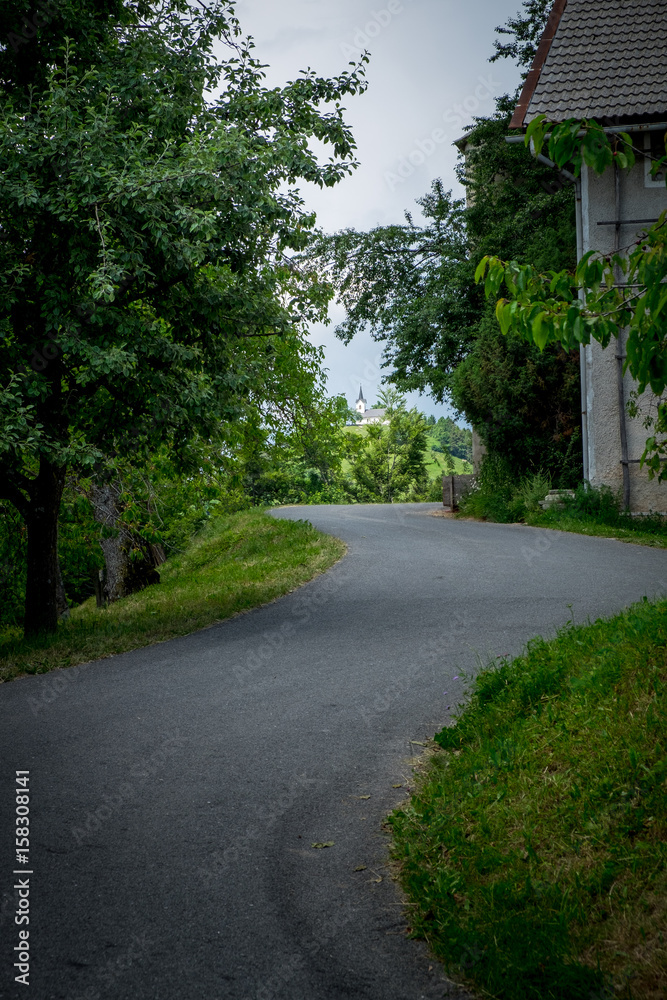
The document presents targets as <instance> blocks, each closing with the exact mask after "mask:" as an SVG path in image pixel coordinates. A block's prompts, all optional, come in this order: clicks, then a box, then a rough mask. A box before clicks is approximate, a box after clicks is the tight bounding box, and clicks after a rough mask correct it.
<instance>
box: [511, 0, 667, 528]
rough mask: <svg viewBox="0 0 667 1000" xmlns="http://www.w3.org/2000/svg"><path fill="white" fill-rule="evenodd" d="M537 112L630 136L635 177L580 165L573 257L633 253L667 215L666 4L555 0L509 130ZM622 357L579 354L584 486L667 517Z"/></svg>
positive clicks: (646, 401) (617, 346)
mask: <svg viewBox="0 0 667 1000" xmlns="http://www.w3.org/2000/svg"><path fill="white" fill-rule="evenodd" d="M538 114H544V115H546V116H547V118H548V120H550V121H553V122H559V121H564V120H565V119H568V118H594V119H595V120H596V121H597V122H598V123H599V124H600V125H602V126H603V127H604V129H605V131H607V132H609V133H614V132H618V131H625V132H628V133H630V135H631V136H632V139H633V145H634V146H635V148H637V149H638V150H639V151H640V153H639V155H638V157H637V163H636V165H635V166H634V167H633V168H632V170H630V171H623V170H620V169H619V168H618V167H615V168H610V169H608V170H607V171H606V172H605V173H604V174H602V175H598V174H595V173H594V172H593V171H592V170H591V169H589V168H588V167H587V166H586V165H585V164H584V165H583V167H582V171H581V176H580V177H579V178H578V179H577V181H576V199H577V253H578V256H579V257H581V256H582V255H583V254H585V253H586V252H587V251H589V250H595V251H598V252H599V253H601V254H613V253H615V252H618V251H621V252H622V251H623V250H624V249H626V248H630V247H632V246H633V244H636V241H637V240H638V239H639V238H640V235H641V233H642V232H643V231H644V230H645V229H646V228H647V227H649V226H650V225H651V223H653V222H655V221H657V219H658V217H659V215H660V214H661V212H663V211H664V210H665V209H666V208H667V188H666V186H665V177H664V176H660V177H656V178H654V177H652V176H651V163H652V159H651V157H652V156H653V157H657V156H659V155H662V156H664V150H665V147H664V136H665V133H666V132H667V0H605V2H602V0H556V2H555V3H554V6H553V8H552V11H551V15H550V17H549V21H548V24H547V27H546V29H545V31H544V34H543V36H542V40H541V42H540V45H539V48H538V50H537V53H536V56H535V59H534V61H533V65H532V68H531V70H530V73H529V74H528V77H527V79H526V82H525V85H524V88H523V92H522V94H521V97H520V100H519V103H518V104H517V107H516V110H515V112H514V116H513V118H512V121H511V127H512V128H513V129H521V130H523V131H525V129H526V128H527V126H528V125H529V123H530V122H531V121H532V119H533V118H535V116H536V115H538ZM512 138H515V139H516V140H518V141H523V139H522V138H521V137H510V139H509V140H508V141H512ZM624 359H625V344H624V339H623V337H622V336H621V337H620V338H619V339H618V340H617V341H614V342H612V343H611V344H610V345H609V347H607V348H606V349H604V350H603V349H602V348H601V347H600V345H599V344H598V343H597V342H594V343H592V344H590V345H588V346H586V347H582V349H581V392H582V431H583V446H584V456H583V457H584V478H585V479H588V480H589V481H590V482H591V483H592V484H593V485H594V486H600V485H603V484H604V485H607V486H610V487H611V488H612V489H614V490H616V491H619V492H621V493H622V496H623V500H624V502H625V504H626V506H627V507H629V509H630V510H632V511H649V510H654V511H665V510H667V484H660V483H658V482H657V480H649V478H648V475H647V473H646V472H645V471H644V470H643V469H641V468H640V465H639V461H640V457H641V454H642V452H643V450H644V445H645V441H646V438H647V436H648V432H647V430H646V428H645V426H644V420H645V418H646V416H648V415H650V413H651V411H652V409H653V410H654V407H655V402H656V400H655V397H653V396H652V395H651V393H650V392H646V393H644V395H643V396H642V397H641V398H640V399H639V401H638V410H639V412H638V414H637V415H636V416H634V417H632V418H631V417H630V416H628V413H627V410H626V406H627V403H628V401H629V400H630V399H631V394H632V393H633V390H634V389H635V383H634V382H633V380H632V379H631V377H630V376H629V375H628V374H626V375H623V363H624Z"/></svg>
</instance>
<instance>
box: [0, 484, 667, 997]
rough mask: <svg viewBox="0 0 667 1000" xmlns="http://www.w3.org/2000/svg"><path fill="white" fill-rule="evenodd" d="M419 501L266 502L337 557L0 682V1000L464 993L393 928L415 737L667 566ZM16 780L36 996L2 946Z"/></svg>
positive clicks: (665, 578)
mask: <svg viewBox="0 0 667 1000" xmlns="http://www.w3.org/2000/svg"><path fill="white" fill-rule="evenodd" d="M434 509H437V508H436V505H435V504H420V505H397V506H394V507H382V506H355V507H315V508H313V507H311V508H307V509H304V508H290V509H284V510H281V511H278V512H277V515H276V516H278V517H290V518H300V517H307V518H308V519H309V520H310V521H312V523H313V524H315V526H316V527H318V528H321V529H323V530H324V531H328V532H331V533H333V534H335V535H337V536H339V537H340V538H343V539H344V540H345V541H346V542H347V544H348V546H349V551H348V554H347V556H346V557H345V558H344V559H343V560H342V561H341V562H339V563H338V564H337V565H336V566H335V567H334V568H333V569H332V570H331V571H330V572H329V573H327V574H325V575H324V576H322V577H320V578H319V579H317V580H315V581H313V582H312V583H310V584H308V585H307V586H305V587H303V588H301V589H300V590H298V591H296V592H294V593H293V594H290V595H288V596H287V597H285V598H282V599H281V600H279V601H277V602H275V603H274V604H271V605H268V606H266V607H263V608H260V609H258V610H256V611H253V612H251V613H249V614H247V615H242V616H240V617H237V618H235V619H233V620H231V621H228V622H224V623H222V624H220V625H218V626H215V627H213V628H210V629H207V630H205V631H202V632H198V633H196V634H194V635H190V636H187V637H186V638H183V639H178V640H174V641H172V642H168V643H164V644H161V645H157V646H153V647H150V648H148V649H140V650H137V651H136V652H133V653H129V654H125V655H122V656H117V657H113V658H111V659H107V660H103V661H97V662H95V663H91V664H88V665H86V666H84V667H80V668H75V669H72V670H69V671H58V672H55V673H53V674H49V675H45V676H43V677H29V678H24V679H22V680H19V681H16V682H13V683H11V684H6V685H3V686H2V687H0V725H1V734H2V735H1V738H0V760H1V761H2V767H1V768H0V771H1V785H2V787H1V788H0V802H2V822H1V829H0V838H1V839H0V844H1V845H2V847H1V851H0V855H1V856H2V859H3V865H2V885H1V889H2V892H3V895H2V905H1V907H0V926H1V931H2V941H3V943H2V951H1V955H0V963H1V964H0V996H2V997H11V998H14V997H30V998H31V1000H47V998H48V1000H106V998H110V1000H195V998H197V1000H198V998H206V1000H344V998H360V1000H361V998H363V1000H420V998H436V997H437V998H442V997H450V998H455V997H456V998H461V997H462V996H463V994H462V993H461V992H460V991H458V990H457V989H456V988H455V987H453V986H451V985H450V984H448V983H447V982H446V980H445V979H444V976H443V974H442V972H441V971H440V969H439V968H438V967H437V966H436V967H434V968H430V966H431V965H432V964H433V963H431V962H429V960H428V956H427V955H426V953H425V951H424V949H423V948H422V947H421V946H420V945H419V944H416V943H415V942H413V941H410V940H409V939H407V938H406V936H405V933H404V928H405V924H404V921H403V918H402V916H401V906H400V900H399V897H398V894H397V890H396V887H395V885H394V884H393V883H392V881H391V878H390V877H389V874H388V871H387V869H386V867H385V862H386V853H385V852H386V837H385V834H384V833H383V832H382V828H381V823H382V818H383V816H384V815H385V814H386V812H387V811H388V810H389V809H390V808H391V807H392V806H393V805H394V804H396V803H397V802H398V801H400V799H401V798H402V797H403V796H404V795H405V788H406V786H407V785H408V784H409V781H410V768H409V765H408V763H407V759H408V758H409V757H410V756H411V755H414V753H415V752H416V751H418V750H419V747H418V746H417V747H415V745H414V744H412V743H411V742H410V741H411V740H415V741H421V740H423V739H424V738H426V737H429V736H432V735H433V733H434V732H435V731H436V730H437V729H439V728H441V726H442V725H443V724H444V723H445V721H446V720H447V719H448V717H449V716H450V714H451V712H452V711H453V709H454V707H455V705H456V703H457V702H458V701H460V699H461V698H462V696H463V683H464V682H463V679H462V678H461V677H460V674H461V672H462V671H464V670H465V671H468V672H471V671H474V670H475V669H476V666H477V664H478V663H479V661H480V659H481V660H485V659H486V657H487V656H498V655H506V654H515V653H517V652H519V650H520V649H521V647H522V646H523V644H524V643H525V642H526V640H527V639H529V638H530V637H531V636H533V635H535V634H536V633H541V634H543V635H547V634H553V632H554V630H555V629H556V628H558V627H559V626H561V625H563V624H564V623H565V622H567V621H568V620H570V619H574V620H576V621H578V622H581V621H585V620H586V619H587V618H589V617H590V618H591V619H594V618H596V617H599V616H601V615H608V614H611V613H612V612H615V611H617V610H619V609H620V608H623V607H625V606H626V605H628V604H630V603H631V602H633V601H636V600H638V599H640V598H641V597H642V596H644V595H648V596H649V597H650V596H653V595H655V594H657V593H662V592H664V591H665V590H667V552H665V551H661V550H655V549H647V548H640V547H638V546H633V545H625V544H622V543H620V542H616V541H609V540H605V539H595V538H585V537H582V536H575V535H566V534H562V533H558V532H546V531H539V530H536V529H531V528H525V527H518V526H503V525H494V524H479V523H474V522H466V521H452V520H447V519H444V518H437V517H433V516H430V515H431V514H432V512H433V510H434ZM457 676H458V677H459V679H454V678H455V677H457ZM450 706H451V708H450ZM16 769H19V770H29V771H30V781H31V793H32V798H31V804H30V806H31V821H32V825H31V830H32V838H33V839H32V855H31V868H30V871H32V874H31V875H30V876H29V878H30V897H29V903H30V925H29V928H30V938H29V943H30V953H31V955H32V960H31V971H30V988H29V990H26V988H25V987H24V986H21V985H19V984H16V983H15V982H14V979H13V977H14V971H13V970H12V963H13V961H14V958H12V957H11V956H12V955H13V954H14V953H13V950H12V949H13V948H14V946H15V945H16V944H17V943H18V929H19V928H18V927H17V926H16V925H15V924H14V911H15V909H16V898H15V894H14V892H13V890H12V886H13V884H14V881H13V880H14V876H13V875H12V871H13V870H14V858H13V855H12V853H11V838H12V823H13V802H14V799H13V781H14V771H15V770H16ZM399 785H400V786H401V787H400V788H399V787H396V786H399ZM369 796H370V797H369ZM330 842H333V846H330V847H325V848H320V849H314V848H313V847H312V846H311V844H313V843H321V844H326V843H330ZM19 877H20V876H19ZM17 878H18V877H17Z"/></svg>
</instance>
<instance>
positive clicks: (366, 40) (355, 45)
mask: <svg viewBox="0 0 667 1000" xmlns="http://www.w3.org/2000/svg"><path fill="white" fill-rule="evenodd" d="M404 10H405V7H404V6H403V3H402V2H401V0H389V3H388V4H387V5H386V7H382V8H381V9H380V10H373V11H371V16H370V19H369V20H368V21H367V22H366V24H365V25H364V26H363V27H360V26H359V25H357V26H356V28H355V29H354V31H355V33H354V36H353V38H352V42H351V43H350V42H341V46H340V50H341V52H342V53H343V55H344V56H345V58H346V59H351V60H354V61H355V62H356V60H357V59H359V57H360V56H362V55H363V53H364V52H365V51H366V50H367V49H368V48H369V46H370V45H371V43H372V41H373V39H374V38H377V36H378V35H379V34H381V32H383V31H384V29H385V28H388V27H389V25H390V24H391V22H392V21H393V20H394V18H395V17H396V15H397V14H402V13H403V12H404Z"/></svg>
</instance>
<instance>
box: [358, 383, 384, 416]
mask: <svg viewBox="0 0 667 1000" xmlns="http://www.w3.org/2000/svg"><path fill="white" fill-rule="evenodd" d="M354 408H355V410H356V411H357V413H360V414H361V420H358V421H357V423H358V424H359V425H362V426H363V425H364V424H388V423H389V421H388V420H387V419H386V416H385V414H386V411H385V410H383V409H379V408H378V409H370V410H367V409H366V400H365V399H364V392H363V389H362V387H361V386H359V397H358V399H357V401H356V403H355V404H354Z"/></svg>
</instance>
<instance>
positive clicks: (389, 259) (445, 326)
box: [309, 98, 581, 483]
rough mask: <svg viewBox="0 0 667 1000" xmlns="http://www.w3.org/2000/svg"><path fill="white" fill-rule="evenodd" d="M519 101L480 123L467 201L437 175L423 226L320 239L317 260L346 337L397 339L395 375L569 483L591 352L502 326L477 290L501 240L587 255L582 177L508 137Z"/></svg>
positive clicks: (464, 173) (576, 466) (529, 251)
mask: <svg viewBox="0 0 667 1000" xmlns="http://www.w3.org/2000/svg"><path fill="white" fill-rule="evenodd" d="M510 109H511V102H510V101H509V99H506V98H505V99H502V100H501V101H500V102H499V109H498V112H497V114H496V115H495V116H493V117H492V118H489V119H478V120H477V121H476V122H475V126H474V131H473V133H472V135H471V136H470V138H469V142H468V147H467V149H466V159H465V164H462V165H461V168H460V174H459V176H460V179H461V181H462V182H463V183H464V184H465V185H466V187H467V189H468V207H467V208H464V206H463V204H462V202H459V201H454V200H453V199H452V197H451V193H450V192H447V191H445V189H444V187H443V185H442V183H441V182H440V181H435V182H434V183H433V185H432V188H431V191H430V193H429V194H428V195H427V196H426V197H424V198H422V199H420V200H419V202H418V204H419V205H420V207H421V209H422V213H423V222H422V224H421V225H418V224H417V221H416V219H414V218H413V217H412V216H411V215H409V214H408V215H406V221H405V224H404V225H402V226H386V227H378V228H376V229H374V230H371V231H370V232H368V233H357V232H354V231H351V230H347V231H345V232H341V233H337V234H334V235H332V236H328V237H324V236H321V237H319V238H318V239H316V240H315V242H314V245H313V247H312V250H311V251H309V259H314V261H315V262H316V263H317V264H318V265H319V266H320V267H321V268H322V269H323V270H324V269H326V273H327V275H328V276H329V277H330V278H331V280H332V281H333V283H334V285H335V287H336V290H337V293H338V296H339V298H340V300H341V301H342V303H343V304H344V305H345V308H346V312H347V316H346V319H345V320H344V321H343V323H342V324H341V325H340V326H339V327H338V330H337V333H338V336H339V337H341V339H343V340H345V341H349V340H350V339H351V338H352V337H353V336H354V335H355V334H356V333H357V332H358V331H359V330H361V329H363V328H366V327H368V328H369V329H370V330H371V332H372V334H373V336H374V337H375V339H376V340H379V341H381V342H383V343H384V344H385V350H384V364H385V367H386V368H387V369H388V374H387V381H388V382H392V383H394V384H395V385H396V386H397V387H398V388H399V389H401V390H419V391H422V392H430V393H431V394H432V396H433V397H434V398H435V399H437V400H438V401H442V400H443V399H445V398H447V397H449V398H451V399H452V401H453V402H454V404H455V406H456V407H457V409H458V410H459V411H460V412H463V413H465V415H466V417H467V419H468V420H469V421H470V422H471V423H472V424H473V426H475V427H476V429H477V430H478V432H479V433H480V436H481V437H482V439H483V441H484V443H485V444H486V445H487V447H488V448H489V450H490V451H491V452H493V453H494V454H498V455H503V456H504V457H505V458H506V459H508V460H509V461H510V462H511V464H512V466H513V468H514V471H515V474H523V473H525V471H526V470H532V471H537V470H538V469H539V468H545V469H548V470H549V472H550V474H551V475H552V476H553V477H554V478H555V479H558V480H560V479H562V480H563V481H567V482H568V483H569V482H570V481H571V480H573V479H574V480H576V479H578V478H579V477H580V465H581V462H580V456H579V454H578V451H579V449H578V443H579V440H580V437H579V435H580V430H579V425H580V412H579V411H580V408H581V407H580V403H579V385H578V379H579V360H578V356H577V355H576V354H575V353H574V352H564V351H563V350H562V349H561V348H552V349H550V350H549V352H548V353H547V355H546V356H544V355H541V353H540V351H539V350H538V349H537V348H536V347H534V346H533V347H531V346H528V345H526V344H525V343H523V342H522V341H521V339H520V338H518V337H516V338H514V339H513V341H512V342H510V340H509V339H508V338H504V337H502V336H501V335H500V332H499V331H498V328H497V324H496V323H495V320H494V318H493V310H492V308H491V307H490V306H489V305H488V304H486V303H485V302H484V298H483V296H482V295H480V294H479V291H478V290H477V289H476V287H475V280H474V270H475V266H476V264H477V262H478V261H479V260H480V259H481V258H482V257H484V256H485V255H487V254H489V253H491V252H493V253H496V254H498V252H499V248H500V247H504V248H505V249H506V251H507V253H508V254H509V253H512V254H516V255H519V259H521V260H525V261H533V260H536V259H539V260H541V261H542V262H543V266H544V267H545V268H547V267H558V268H564V267H568V266H574V263H575V260H576V238H575V203H574V197H573V191H572V188H571V186H570V185H569V184H567V183H566V184H564V183H563V180H562V178H561V176H560V174H559V173H558V172H557V171H554V170H553V169H551V168H549V167H545V166H544V165H542V164H539V163H536V162H535V161H534V160H532V159H531V158H530V157H527V156H526V155H525V151H524V150H522V149H520V148H517V147H516V146H514V145H508V144H507V143H506V142H505V136H506V134H507V126H508V122H509V115H510Z"/></svg>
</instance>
